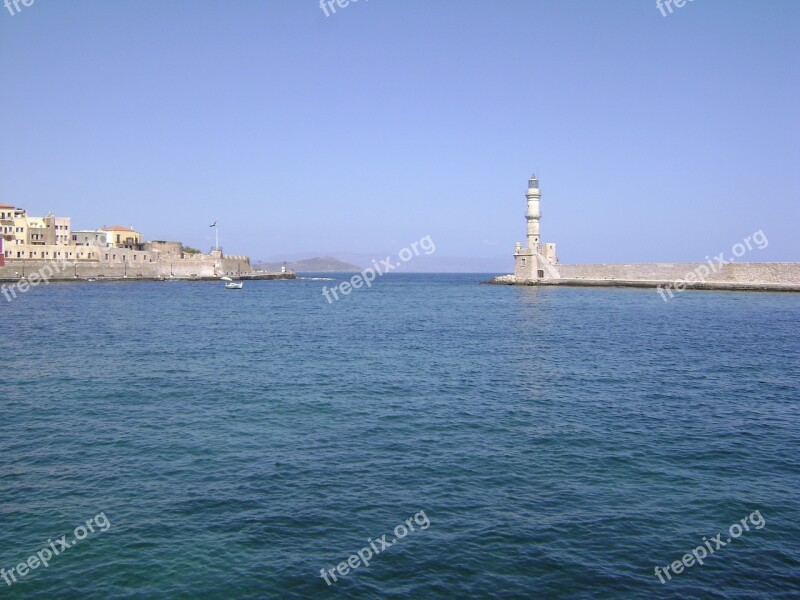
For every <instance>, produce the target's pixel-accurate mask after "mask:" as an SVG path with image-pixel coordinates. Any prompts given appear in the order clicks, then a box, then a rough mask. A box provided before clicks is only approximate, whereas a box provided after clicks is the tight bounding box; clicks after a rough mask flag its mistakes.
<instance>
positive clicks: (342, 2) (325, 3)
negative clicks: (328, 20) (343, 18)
mask: <svg viewBox="0 0 800 600" xmlns="http://www.w3.org/2000/svg"><path fill="white" fill-rule="evenodd" d="M351 2H352V3H353V4H355V3H356V2H358V0H319V7H320V8H321V9H322V12H324V13H325V16H326V17H330V16H331V15H332V14H334V15H335V14H336V7H337V6H338V7H339V8H347V7H348V6H350V3H351ZM364 2H369V0H364ZM328 11H330V12H328Z"/></svg>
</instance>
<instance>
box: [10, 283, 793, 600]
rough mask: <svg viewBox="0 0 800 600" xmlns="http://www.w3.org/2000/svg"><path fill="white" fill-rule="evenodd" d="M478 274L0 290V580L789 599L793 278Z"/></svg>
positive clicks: (84, 588) (82, 594)
mask: <svg viewBox="0 0 800 600" xmlns="http://www.w3.org/2000/svg"><path fill="white" fill-rule="evenodd" d="M488 278H489V276H488V275H387V276H385V277H383V278H381V279H379V280H378V281H376V282H375V284H374V287H373V288H372V289H371V290H364V289H362V290H357V291H355V292H353V293H352V294H351V295H350V296H348V297H346V298H344V299H342V300H341V301H339V302H336V303H334V304H332V305H329V304H328V303H327V302H326V301H325V299H324V298H323V296H322V285H324V284H328V285H330V284H331V283H335V282H323V281H294V282H247V283H245V288H244V289H243V290H241V291H231V290H225V289H224V288H223V286H222V285H221V284H220V283H169V282H165V283H96V284H59V285H55V284H51V285H49V286H47V287H44V286H40V287H39V288H36V289H34V290H32V291H30V292H28V293H27V294H23V295H22V296H20V297H19V298H18V299H17V300H15V301H14V302H12V303H8V302H6V301H5V299H4V298H3V297H0V320H2V327H3V335H2V338H0V354H1V355H2V370H1V372H2V375H1V376H0V378H1V380H0V410H1V412H0V519H1V521H0V568H3V569H5V571H6V572H8V570H9V569H12V568H13V569H17V568H18V567H17V565H18V564H19V563H22V562H25V561H27V560H28V557H30V556H32V555H33V556H35V555H36V552H37V551H40V550H41V549H42V548H50V547H51V546H50V545H49V543H48V541H51V542H52V543H53V545H54V547H55V548H56V549H58V548H59V546H58V545H56V544H55V540H56V539H58V538H60V537H61V536H62V535H64V534H67V538H66V540H67V541H68V542H69V540H72V539H74V537H75V535H76V532H75V530H76V528H77V529H78V531H77V535H79V536H80V537H85V539H83V540H81V541H79V542H78V543H77V544H75V545H74V546H72V547H70V548H68V549H63V548H62V549H61V553H60V554H59V555H58V556H53V557H52V558H51V559H50V560H49V561H48V564H49V566H47V567H44V566H43V565H42V564H41V563H39V564H38V565H37V567H36V568H35V569H31V568H30V566H29V567H28V569H30V570H28V569H26V568H25V567H23V571H27V574H26V575H25V576H22V575H20V574H19V573H18V572H17V571H14V573H15V574H16V578H17V582H16V583H13V585H11V586H8V585H6V583H5V582H4V581H3V580H2V579H0V598H26V599H27V598H97V599H106V598H232V599H238V598H243V599H244V598H323V599H324V598H332V599H335V598H376V599H377V598H411V599H426V598H742V599H744V598H798V597H800V502H798V490H800V414H798V396H800V391H799V390H800V359H799V358H798V356H799V355H800V296H798V295H791V294H762V293H723V292H685V293H683V294H680V295H678V296H677V297H676V298H675V299H674V300H672V301H671V302H669V303H664V302H663V301H662V299H661V298H660V296H659V295H658V294H656V292H655V291H653V290H626V289H577V288H542V289H537V288H514V287H496V286H481V285H479V282H480V281H483V280H486V279H488ZM755 511H758V515H760V516H761V518H763V521H762V520H761V519H757V518H753V519H752V520H746V521H745V523H746V524H747V525H748V527H749V530H744V529H743V528H741V527H740V529H741V532H740V531H739V530H737V529H734V530H733V532H734V534H739V535H738V539H737V538H736V536H734V538H732V540H731V542H730V543H728V542H726V540H727V539H728V538H729V537H730V530H731V526H732V525H734V524H737V523H739V524H740V525H741V521H742V519H746V518H747V517H748V516H749V515H752V514H753V513H754V512H755ZM100 513H102V515H103V517H99V518H98V519H97V520H95V521H94V524H93V528H94V530H95V531H94V532H90V531H88V528H86V529H81V526H82V525H83V526H84V527H85V526H86V521H87V520H90V519H93V518H94V517H96V516H97V515H100ZM415 515H416V517H417V518H416V520H415ZM407 519H410V521H411V525H412V526H414V531H413V532H412V531H410V530H409V524H408V521H407ZM756 522H757V523H759V524H760V527H758V528H757V527H756V525H755V523H756ZM424 523H429V524H428V525H426V526H425V527H424V528H423V526H422V525H423V524H424ZM108 524H110V525H108ZM100 525H107V526H106V528H105V530H103V529H102V528H101V527H100ZM399 526H402V528H400V527H399ZM404 529H405V530H407V531H406V533H405V537H402V536H403V535H404ZM718 533H721V534H722V536H721V537H720V538H719V539H720V540H721V541H722V542H723V543H725V546H724V547H720V548H719V549H716V543H715V542H714V546H711V544H712V539H713V538H714V537H715V536H717V534H718ZM84 534H85V535H84ZM383 534H387V537H386V538H385V539H386V541H387V542H391V540H392V539H395V540H396V541H395V543H394V544H392V545H391V547H387V548H383V549H382V550H381V544H380V543H379V542H378V540H379V539H380V538H381V537H382V535H383ZM399 537H402V539H398V538H399ZM704 538H705V540H707V541H708V542H709V546H711V547H712V548H714V549H715V551H714V552H713V554H712V553H710V552H709V556H708V557H707V558H706V559H705V560H704V564H702V565H700V564H698V563H696V562H695V563H694V564H693V565H692V566H689V567H681V569H680V570H682V572H681V573H675V572H674V571H673V570H670V577H671V579H666V578H665V583H661V581H660V580H659V578H658V577H657V576H656V574H655V572H654V569H655V567H656V566H659V567H661V568H662V569H663V568H664V567H666V566H667V565H670V564H671V563H673V562H676V561H681V560H682V557H683V556H684V555H685V554H687V553H691V551H692V550H693V549H695V548H696V547H698V546H702V545H703V544H704ZM369 540H371V541H372V543H375V544H376V545H375V546H374V548H376V549H378V550H380V552H377V553H373V554H374V556H372V557H371V559H368V562H369V565H368V566H365V565H364V564H363V563H359V562H358V561H355V560H354V564H357V566H356V567H354V568H350V567H349V565H347V564H346V562H345V561H347V560H348V558H349V557H350V556H351V555H354V554H355V553H357V552H358V551H359V550H362V548H369V547H370V543H369ZM43 556H44V557H45V558H46V554H45V555H43ZM364 556H366V554H364ZM32 562H33V563H34V564H36V562H37V561H36V560H33V561H32ZM689 562H692V561H689ZM340 563H345V564H344V565H340ZM337 565H340V566H343V567H344V568H343V569H342V571H349V572H348V573H347V574H346V575H341V574H340V573H338V572H337V571H336V567H337ZM320 569H326V570H327V569H333V573H334V574H336V576H337V581H336V582H332V585H330V586H328V585H327V584H326V582H325V579H323V578H322V577H321V576H320ZM671 569H672V568H671ZM327 577H328V579H330V580H332V577H331V575H330V574H328V575H327Z"/></svg>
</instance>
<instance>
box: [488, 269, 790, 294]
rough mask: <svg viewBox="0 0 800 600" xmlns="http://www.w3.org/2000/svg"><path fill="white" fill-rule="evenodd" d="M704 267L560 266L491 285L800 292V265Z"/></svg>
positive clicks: (504, 277)
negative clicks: (552, 273)
mask: <svg viewBox="0 0 800 600" xmlns="http://www.w3.org/2000/svg"><path fill="white" fill-rule="evenodd" d="M704 264H705V263H638V264H636V263H634V264H594V265H591V264H587V265H561V264H559V265H555V267H554V270H555V274H556V275H557V277H547V278H544V279H519V278H517V277H515V276H514V275H501V276H499V277H495V278H494V279H493V280H492V281H489V282H488V283H492V284H496V285H571V286H603V287H658V286H663V287H667V286H671V287H672V288H673V289H682V288H685V289H698V290H753V291H787V292H800V263H729V264H725V265H721V266H720V267H719V268H718V269H717V270H716V271H714V272H712V273H709V274H708V275H704V276H703V277H702V278H698V277H697V276H696V274H697V273H698V271H699V270H701V269H702V267H703V265H704Z"/></svg>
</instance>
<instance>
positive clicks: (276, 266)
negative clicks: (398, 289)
mask: <svg viewBox="0 0 800 600" xmlns="http://www.w3.org/2000/svg"><path fill="white" fill-rule="evenodd" d="M284 265H285V266H286V270H287V271H294V272H295V273H358V272H359V271H361V269H362V267H359V266H358V265H354V264H352V263H347V262H344V261H341V260H338V259H336V258H333V257H332V256H318V257H316V258H305V259H302V260H294V261H285V262H261V263H256V264H255V267H256V268H257V269H264V270H265V271H280V270H281V267H283V266H284Z"/></svg>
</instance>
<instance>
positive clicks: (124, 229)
mask: <svg viewBox="0 0 800 600" xmlns="http://www.w3.org/2000/svg"><path fill="white" fill-rule="evenodd" d="M100 231H133V232H134V233H136V232H135V231H134V229H133V227H123V226H122V225H112V226H111V227H106V226H103V227H101V228H100Z"/></svg>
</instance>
